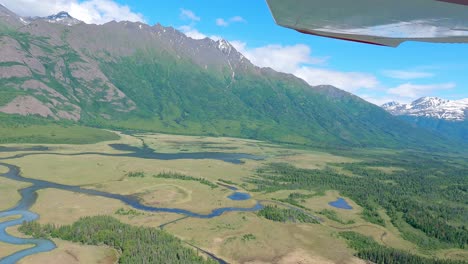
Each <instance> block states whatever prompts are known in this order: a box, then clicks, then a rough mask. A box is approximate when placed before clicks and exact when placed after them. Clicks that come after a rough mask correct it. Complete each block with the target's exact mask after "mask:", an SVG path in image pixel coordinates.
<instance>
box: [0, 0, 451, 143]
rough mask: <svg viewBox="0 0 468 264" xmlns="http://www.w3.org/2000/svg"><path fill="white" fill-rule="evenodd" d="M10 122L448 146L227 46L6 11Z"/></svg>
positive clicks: (1, 106) (5, 88)
mask: <svg viewBox="0 0 468 264" xmlns="http://www.w3.org/2000/svg"><path fill="white" fill-rule="evenodd" d="M0 88H1V89H0V112H3V113H5V114H3V115H1V117H2V118H12V117H15V116H18V115H23V116H29V117H31V116H40V117H42V118H44V120H55V121H58V122H59V121H61V120H70V121H73V122H77V123H81V124H83V125H88V126H94V127H104V128H113V129H137V130H145V131H158V132H167V133H181V134H198V135H213V136H235V137H245V138H255V139H264V140H271V141H275V142H284V143H293V144H304V145H314V146H323V147H326V146H334V147H337V146H338V147H369V146H371V147H421V146H425V147H438V146H441V147H444V146H446V144H447V142H450V140H447V139H446V138H444V137H443V136H440V135H438V134H436V133H433V132H431V131H426V130H424V129H419V128H415V127H414V126H412V125H410V124H408V123H406V122H404V121H401V120H399V119H398V118H395V117H393V116H392V115H391V114H389V113H387V112H386V111H385V110H383V109H381V108H379V107H377V106H375V105H373V104H370V103H368V102H366V101H364V100H362V99H360V98H358V97H356V96H354V95H352V94H350V93H347V92H345V91H342V90H339V89H337V88H335V87H333V86H328V85H321V86H310V85H308V84H307V83H306V82H305V81H303V80H302V79H299V78H297V77H295V76H293V75H291V74H285V73H280V72H276V71H274V70H272V69H270V68H259V67H257V66H255V65H253V64H252V63H251V62H250V61H249V60H248V59H247V58H245V57H244V56H243V55H242V54H241V53H239V52H238V51H237V50H236V49H235V48H234V47H233V46H232V45H231V44H230V43H229V42H228V41H226V40H217V41H215V40H212V39H209V38H205V39H202V40H195V39H191V38H189V37H187V36H186V35H184V34H183V33H181V32H179V31H178V30H176V29H174V28H172V27H164V26H162V25H160V24H156V25H154V26H149V25H146V24H143V23H139V22H125V21H123V22H115V21H112V22H108V23H106V24H103V25H89V24H85V23H83V22H81V21H79V20H76V19H74V18H72V17H71V16H70V15H69V14H67V13H64V12H61V13H59V14H57V15H53V16H49V17H46V18H23V17H20V16H18V15H16V14H14V13H13V12H11V11H9V10H8V9H7V8H5V7H3V6H0Z"/></svg>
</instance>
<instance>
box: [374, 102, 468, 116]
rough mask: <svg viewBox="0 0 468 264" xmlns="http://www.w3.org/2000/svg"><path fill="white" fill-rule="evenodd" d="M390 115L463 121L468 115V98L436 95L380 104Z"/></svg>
mask: <svg viewBox="0 0 468 264" xmlns="http://www.w3.org/2000/svg"><path fill="white" fill-rule="evenodd" d="M382 108H383V109H385V110H387V111H388V112H389V113H391V114H392V115H396V116H404V115H406V116H417V117H429V118H436V119H445V120H449V121H463V120H466V117H467V116H468V98H465V99H461V100H454V101H451V100H445V99H441V98H437V97H422V98H419V99H418V100H416V101H414V102H412V103H410V104H400V103H397V102H389V103H386V104H383V105H382Z"/></svg>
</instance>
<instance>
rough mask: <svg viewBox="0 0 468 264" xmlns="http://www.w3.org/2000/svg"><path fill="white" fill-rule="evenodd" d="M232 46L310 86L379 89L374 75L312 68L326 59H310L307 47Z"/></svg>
mask: <svg viewBox="0 0 468 264" xmlns="http://www.w3.org/2000/svg"><path fill="white" fill-rule="evenodd" d="M231 44H232V45H233V46H234V47H235V48H236V49H237V50H239V51H240V52H241V53H243V54H244V55H245V56H246V57H247V58H248V59H249V60H250V61H251V62H252V63H253V64H255V65H257V66H259V67H270V68H272V69H274V70H276V71H280V72H286V73H292V74H294V75H296V76H297V77H299V78H301V79H303V80H305V81H306V82H307V83H309V84H310V85H321V84H330V85H333V86H336V87H338V88H340V89H343V90H347V91H356V90H358V89H361V88H364V89H373V88H376V87H378V85H379V81H378V80H377V78H376V77H375V76H374V75H371V74H367V73H360V72H341V71H336V70H330V69H324V68H318V67H316V66H313V65H314V64H323V63H324V62H325V61H326V60H327V58H317V57H313V56H311V49H310V47H309V46H307V45H303V44H297V45H292V46H282V45H267V46H263V47H258V48H253V49H249V48H247V45H246V43H245V42H240V41H232V42H231Z"/></svg>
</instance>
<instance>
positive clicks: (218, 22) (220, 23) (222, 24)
mask: <svg viewBox="0 0 468 264" xmlns="http://www.w3.org/2000/svg"><path fill="white" fill-rule="evenodd" d="M216 25H217V26H220V27H227V26H229V23H228V22H226V20H224V19H222V18H217V19H216Z"/></svg>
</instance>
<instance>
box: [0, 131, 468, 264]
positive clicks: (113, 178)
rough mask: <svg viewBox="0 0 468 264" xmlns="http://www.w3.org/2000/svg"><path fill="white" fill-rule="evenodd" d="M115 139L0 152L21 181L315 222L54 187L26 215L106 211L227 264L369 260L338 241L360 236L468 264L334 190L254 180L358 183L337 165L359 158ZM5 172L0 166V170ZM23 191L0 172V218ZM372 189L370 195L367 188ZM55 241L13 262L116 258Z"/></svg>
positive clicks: (261, 146)
mask: <svg viewBox="0 0 468 264" xmlns="http://www.w3.org/2000/svg"><path fill="white" fill-rule="evenodd" d="M119 136H120V139H118V140H114V141H105V142H99V143H94V144H85V145H67V144H54V145H43V144H41V146H43V147H46V149H41V150H36V151H35V150H30V148H31V147H32V146H37V144H36V145H30V144H5V145H3V147H5V149H3V150H2V151H0V162H1V163H6V164H10V165H14V166H17V167H19V168H20V169H21V176H23V177H25V178H27V179H36V180H42V181H47V182H52V183H58V184H63V185H67V186H79V187H81V188H84V189H91V190H98V191H102V192H106V193H112V194H120V195H125V196H130V197H134V198H136V199H137V200H138V201H139V202H140V203H141V204H143V205H145V206H150V207H157V208H177V209H184V210H187V211H190V212H193V213H196V214H202V215H206V214H210V213H211V212H213V210H216V209H219V208H241V209H242V208H253V207H255V205H256V204H257V203H260V204H261V205H262V206H267V205H271V206H273V207H274V208H276V207H278V208H283V209H291V210H297V211H300V212H303V213H305V214H307V215H311V216H312V217H314V218H318V219H319V220H320V222H319V223H304V222H301V221H296V220H294V219H291V220H292V221H285V222H276V221H272V220H269V219H266V218H264V217H261V216H260V215H259V214H258V213H257V211H247V212H239V211H233V212H225V213H223V214H222V215H220V216H216V217H212V218H208V219H205V218H199V217H191V216H190V215H188V216H187V215H186V214H180V213H179V214H178V213H170V212H149V211H145V210H138V209H135V208H133V207H132V206H131V205H129V204H127V203H124V202H123V201H121V200H117V199H112V198H109V197H101V196H93V195H88V194H83V193H77V192H73V191H68V190H62V189H57V188H43V189H40V190H38V192H37V193H38V197H37V200H36V201H35V202H34V204H32V207H31V208H30V209H29V210H30V211H32V212H34V213H37V214H38V215H39V216H40V218H39V219H38V222H39V223H40V224H48V223H51V224H54V225H57V226H61V225H70V224H73V223H74V222H76V221H78V220H79V219H80V218H81V217H85V216H98V215H108V216H112V217H114V218H117V219H118V220H119V221H121V222H123V223H126V224H130V225H132V226H146V227H153V228H161V229H164V230H165V231H167V232H168V233H170V234H173V235H175V236H176V237H178V238H180V239H181V240H182V241H184V242H187V243H188V244H190V245H193V246H196V247H198V248H200V249H202V250H205V251H207V252H209V253H211V254H214V255H215V256H217V257H219V258H221V259H223V260H225V261H226V262H228V263H251V264H253V263H356V264H357V263H366V262H365V261H364V260H362V259H360V258H358V257H356V256H355V253H356V252H357V250H356V249H352V248H351V247H350V246H349V244H348V243H347V241H346V240H345V239H344V238H342V237H341V235H340V233H341V232H343V231H353V232H356V233H359V234H363V235H365V236H368V237H371V238H372V239H373V240H375V241H376V242H377V243H378V244H380V245H382V246H386V247H389V248H395V249H399V250H404V251H407V252H410V253H412V254H414V255H417V256H423V257H428V258H434V257H436V258H440V259H453V260H460V261H463V260H466V259H468V250H466V249H460V248H456V247H454V246H452V245H449V246H448V244H444V246H440V247H439V248H436V249H433V250H429V249H427V248H423V247H421V246H420V245H418V244H417V243H415V242H414V241H411V240H408V239H405V238H407V236H406V237H405V235H404V234H402V228H401V226H403V225H400V226H398V227H397V226H396V225H395V221H392V219H391V217H390V216H389V215H388V214H387V211H386V210H385V209H383V208H381V207H379V210H378V218H379V219H382V221H383V224H377V223H375V222H374V223H371V222H370V221H369V218H367V217H365V216H364V211H365V208H363V207H362V206H363V205H362V204H359V203H358V201H354V200H352V199H351V198H350V197H347V196H345V195H344V194H343V193H341V192H339V190H334V189H330V188H315V189H311V188H297V189H292V188H283V189H282V188H276V189H274V190H273V189H269V190H261V189H260V188H259V186H260V184H259V183H258V182H256V181H255V180H260V179H262V177H263V176H262V175H263V174H264V173H265V168H268V166H269V164H287V165H288V166H289V165H291V166H294V167H295V168H297V169H301V170H305V171H308V170H309V171H314V170H329V169H333V170H334V171H335V172H338V173H340V175H342V177H361V176H359V175H356V173H355V171H354V172H353V171H350V170H347V169H346V166H343V164H353V163H356V162H361V161H363V159H364V158H363V157H364V156H363V155H356V157H353V155H349V153H347V154H346V155H342V156H340V155H339V154H336V153H335V154H330V153H325V152H320V151H316V150H302V149H293V148H287V147H284V146H280V145H274V144H271V143H267V142H262V141H255V140H246V139H236V138H212V137H197V136H176V135H166V134H134V135H129V134H121V133H119ZM112 144H123V145H127V146H133V147H136V148H139V149H140V150H142V151H147V152H148V151H149V152H153V151H154V152H155V153H172V154H178V153H179V154H180V153H206V152H209V153H219V152H221V153H229V154H237V153H243V154H249V155H251V157H253V158H252V159H241V162H240V163H238V162H236V159H229V160H227V161H226V160H223V159H222V158H220V159H189V158H187V159H185V158H180V157H178V158H177V156H176V158H174V159H168V160H161V159H154V158H148V157H147V156H144V155H143V154H142V155H143V156H138V155H127V154H129V153H131V151H130V150H129V151H124V150H121V149H120V150H119V149H116V148H113V147H112ZM0 150H1V149H0ZM8 150H10V151H8ZM13 150H14V151H13ZM142 153H143V152H142ZM369 153H370V155H380V154H381V153H384V154H383V155H388V154H395V153H396V152H395V151H393V150H369ZM377 153H379V154H377ZM145 155H146V154H145ZM373 169H374V170H378V171H382V172H383V173H394V172H398V171H399V170H404V169H403V168H399V167H395V165H391V164H388V165H381V166H379V167H375V168H373ZM7 171H8V170H7V169H6V168H5V167H4V166H0V174H2V173H6V172H7ZM265 177H266V176H265ZM279 183H280V182H278V184H279ZM28 186H31V184H30V183H26V182H20V181H15V180H11V179H7V178H5V177H1V176H0V193H2V195H0V212H1V211H5V210H7V209H8V208H12V207H14V206H15V205H16V204H17V203H18V201H20V199H21V196H20V195H19V193H18V191H19V190H20V189H23V188H25V187H28ZM229 186H231V187H236V188H238V189H239V190H238V191H239V192H246V193H249V194H250V196H251V197H250V199H247V200H242V201H239V200H231V199H229V198H228V196H229V195H231V194H232V193H233V190H230V189H229V188H228V187H229ZM377 191H379V190H372V189H369V192H377ZM340 197H342V198H344V199H345V200H346V201H347V203H348V204H349V205H350V206H351V207H352V209H351V210H345V209H339V208H335V207H332V206H330V205H329V203H330V202H332V201H335V200H337V199H338V198H340ZM275 206H276V207H275ZM9 220H11V218H0V223H1V222H5V221H9ZM405 227H406V228H410V227H408V226H405ZM7 232H8V233H9V234H11V235H13V236H16V237H24V236H25V235H24V234H22V233H20V232H19V231H18V226H14V227H11V228H8V229H7ZM405 232H406V231H405ZM418 232H419V231H418ZM405 234H406V233H405ZM0 239H1V237H0ZM53 241H54V243H55V244H56V246H57V248H56V249H54V250H52V251H50V252H46V253H39V254H35V255H31V256H28V257H26V258H23V259H22V260H21V261H20V262H19V263H65V262H66V263H115V262H116V260H117V259H118V258H119V254H120V253H119V252H118V251H116V250H115V249H113V248H110V247H108V246H91V245H81V244H77V243H71V242H68V241H64V240H60V239H54V240H53ZM27 247H28V246H27V245H11V244H7V243H2V242H0V263H2V261H1V259H2V258H3V257H6V256H8V255H10V254H12V253H13V252H16V251H19V250H22V249H24V248H27ZM200 254H201V255H204V254H203V253H202V252H200Z"/></svg>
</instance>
